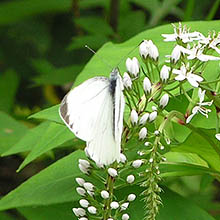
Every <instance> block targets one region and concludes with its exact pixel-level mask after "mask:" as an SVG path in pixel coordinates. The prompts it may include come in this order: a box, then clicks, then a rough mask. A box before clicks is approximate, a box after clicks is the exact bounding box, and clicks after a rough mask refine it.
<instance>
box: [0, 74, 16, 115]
mask: <svg viewBox="0 0 220 220" xmlns="http://www.w3.org/2000/svg"><path fill="white" fill-rule="evenodd" d="M18 83H19V79H18V76H17V74H16V73H15V72H14V71H12V70H9V71H7V72H5V73H3V74H2V75H1V76H0V100H1V102H0V110H1V111H5V112H9V111H10V110H11V108H12V105H13V103H14V98H15V94H16V91H17V87H18Z"/></svg>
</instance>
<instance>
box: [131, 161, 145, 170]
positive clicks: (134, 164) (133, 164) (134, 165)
mask: <svg viewBox="0 0 220 220" xmlns="http://www.w3.org/2000/svg"><path fill="white" fill-rule="evenodd" d="M142 164H143V161H142V160H135V161H133V163H132V166H133V167H134V168H139V167H140V166H141V165H142Z"/></svg>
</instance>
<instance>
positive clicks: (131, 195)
mask: <svg viewBox="0 0 220 220" xmlns="http://www.w3.org/2000/svg"><path fill="white" fill-rule="evenodd" d="M135 199H136V195H135V194H129V195H128V198H127V200H128V201H129V202H132V201H134V200H135Z"/></svg>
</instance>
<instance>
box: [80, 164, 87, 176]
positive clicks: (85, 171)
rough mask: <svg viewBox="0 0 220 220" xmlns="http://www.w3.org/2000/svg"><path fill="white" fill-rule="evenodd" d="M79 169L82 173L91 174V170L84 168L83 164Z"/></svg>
mask: <svg viewBox="0 0 220 220" xmlns="http://www.w3.org/2000/svg"><path fill="white" fill-rule="evenodd" d="M79 169H80V171H81V172H82V173H85V174H89V169H87V168H85V167H84V166H82V164H79Z"/></svg>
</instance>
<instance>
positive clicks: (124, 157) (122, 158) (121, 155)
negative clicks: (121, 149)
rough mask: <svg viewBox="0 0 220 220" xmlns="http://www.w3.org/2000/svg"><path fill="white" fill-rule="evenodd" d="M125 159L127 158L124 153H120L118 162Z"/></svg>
mask: <svg viewBox="0 0 220 220" xmlns="http://www.w3.org/2000/svg"><path fill="white" fill-rule="evenodd" d="M126 160H127V158H126V156H125V155H124V154H122V153H120V162H121V163H125V162H126Z"/></svg>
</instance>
